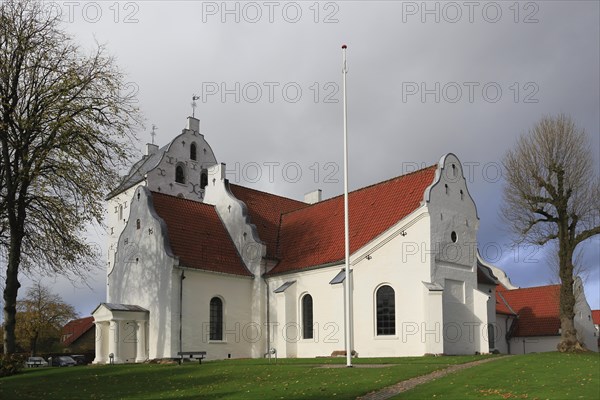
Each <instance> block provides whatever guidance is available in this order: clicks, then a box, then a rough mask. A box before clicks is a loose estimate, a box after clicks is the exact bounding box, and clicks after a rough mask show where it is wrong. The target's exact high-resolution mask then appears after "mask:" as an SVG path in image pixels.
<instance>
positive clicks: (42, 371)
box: [0, 353, 600, 400]
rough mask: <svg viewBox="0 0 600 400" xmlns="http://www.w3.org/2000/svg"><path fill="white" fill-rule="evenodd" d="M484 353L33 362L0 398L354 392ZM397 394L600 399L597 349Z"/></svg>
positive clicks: (530, 359)
mask: <svg viewBox="0 0 600 400" xmlns="http://www.w3.org/2000/svg"><path fill="white" fill-rule="evenodd" d="M482 358H484V356H455V357H407V358H371V359H356V360H354V363H355V364H356V365H360V364H389V365H386V366H383V367H381V368H323V367H324V366H331V365H332V364H340V365H343V364H345V359H343V358H338V359H330V358H323V359H321V358H317V359H284V360H279V361H278V363H277V364H275V363H274V361H273V362H271V363H269V362H268V361H267V360H225V361H212V362H205V363H203V364H202V365H198V364H196V363H186V364H184V365H182V366H178V365H156V364H141V365H140V364H137V365H132V364H130V365H111V366H88V367H74V368H39V369H37V368H34V369H29V370H25V371H24V372H23V373H21V374H19V375H15V376H11V377H5V378H1V379H0V399H3V400H5V399H6V400H8V399H324V398H328V399H336V398H337V399H354V398H356V397H357V396H360V395H363V394H366V393H368V392H370V391H373V390H377V389H382V388H384V387H386V386H390V385H393V384H394V383H397V382H399V381H402V380H406V379H410V378H412V377H415V376H419V375H423V374H427V373H429V372H432V371H434V370H437V369H442V368H445V367H447V366H449V365H453V364H461V363H465V362H469V361H475V360H479V359H482ZM396 398H399V399H404V398H408V399H423V398H433V399H440V398H441V399H470V398H473V399H474V398H477V399H480V398H484V399H578V398H581V399H597V398H600V356H599V355H598V354H589V353H588V354H559V353H540V354H528V355H525V356H511V357H506V358H504V359H500V360H495V361H493V362H491V363H486V364H482V365H480V366H476V367H473V368H470V369H466V370H463V371H460V372H457V373H455V374H451V375H447V376H446V377H443V378H441V379H439V380H436V381H433V382H429V383H427V384H424V385H421V386H419V387H417V388H415V389H413V390H411V391H409V392H406V393H403V394H402V395H399V396H397V397H396Z"/></svg>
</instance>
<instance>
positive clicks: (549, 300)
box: [496, 285, 560, 337]
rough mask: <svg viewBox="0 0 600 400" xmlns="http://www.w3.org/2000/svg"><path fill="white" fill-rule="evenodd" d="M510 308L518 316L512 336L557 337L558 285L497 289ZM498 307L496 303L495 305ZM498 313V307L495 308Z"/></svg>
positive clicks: (558, 327) (558, 322) (558, 324)
mask: <svg viewBox="0 0 600 400" xmlns="http://www.w3.org/2000/svg"><path fill="white" fill-rule="evenodd" d="M497 293H500V294H501V295H502V296H503V297H504V298H505V299H506V301H507V302H508V304H509V305H510V307H511V308H512V309H513V310H515V311H516V313H517V314H518V315H519V318H518V320H517V328H516V331H515V333H514V335H513V336H521V337H522V336H550V335H558V334H559V333H558V330H559V329H560V318H559V300H560V299H559V296H560V285H548V286H537V287H530V288H523V289H514V290H507V289H504V288H503V287H502V286H500V285H499V286H498V287H497ZM496 305H497V306H498V303H496ZM496 311H498V307H496Z"/></svg>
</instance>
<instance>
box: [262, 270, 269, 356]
mask: <svg viewBox="0 0 600 400" xmlns="http://www.w3.org/2000/svg"><path fill="white" fill-rule="evenodd" d="M263 281H265V286H266V288H267V351H266V353H267V354H269V358H271V319H270V318H271V314H270V312H269V309H270V307H269V283H268V282H267V278H265V277H264V275H263Z"/></svg>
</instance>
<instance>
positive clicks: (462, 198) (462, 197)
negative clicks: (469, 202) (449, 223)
mask: <svg viewBox="0 0 600 400" xmlns="http://www.w3.org/2000/svg"><path fill="white" fill-rule="evenodd" d="M460 199H461V200H464V199H465V194H464V192H463V191H462V189H461V190H460Z"/></svg>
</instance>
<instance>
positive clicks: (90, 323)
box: [62, 317, 94, 346]
mask: <svg viewBox="0 0 600 400" xmlns="http://www.w3.org/2000/svg"><path fill="white" fill-rule="evenodd" d="M93 327H94V317H85V318H80V319H74V320H73V321H69V322H68V323H67V324H66V325H65V326H63V328H62V337H63V340H62V342H63V344H64V345H65V346H69V345H70V344H71V343H73V342H74V341H76V340H77V339H79V338H80V337H81V336H82V335H83V334H84V333H86V332H87V331H89V330H90V329H92V328H93Z"/></svg>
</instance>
